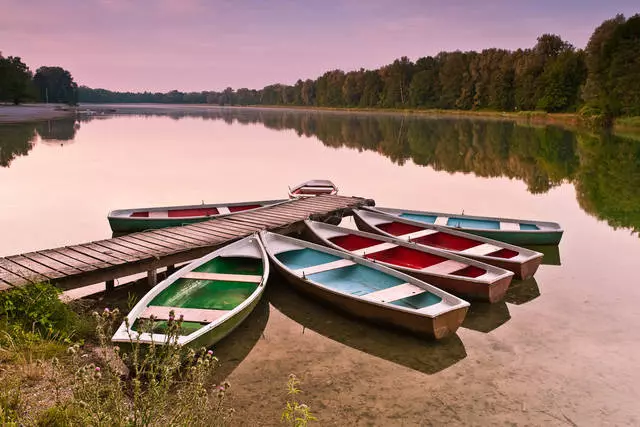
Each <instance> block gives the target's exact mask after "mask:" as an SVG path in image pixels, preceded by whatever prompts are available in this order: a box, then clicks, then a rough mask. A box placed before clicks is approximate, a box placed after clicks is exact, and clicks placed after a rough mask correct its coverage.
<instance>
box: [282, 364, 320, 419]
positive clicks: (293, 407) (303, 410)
mask: <svg viewBox="0 0 640 427" xmlns="http://www.w3.org/2000/svg"><path fill="white" fill-rule="evenodd" d="M299 385H300V380H298V378H297V377H296V376H295V375H294V374H290V375H289V381H288V382H287V394H288V395H289V399H288V400H287V404H286V406H285V408H284V411H282V417H281V421H283V422H284V423H285V424H287V425H289V426H293V427H305V426H306V425H307V424H309V422H311V421H318V419H317V418H316V417H315V416H314V415H313V414H312V413H311V408H309V406H308V405H305V404H304V403H299V402H298V401H297V400H296V399H295V396H296V395H297V394H299V393H300V392H301V390H300V389H299V388H298V386H299Z"/></svg>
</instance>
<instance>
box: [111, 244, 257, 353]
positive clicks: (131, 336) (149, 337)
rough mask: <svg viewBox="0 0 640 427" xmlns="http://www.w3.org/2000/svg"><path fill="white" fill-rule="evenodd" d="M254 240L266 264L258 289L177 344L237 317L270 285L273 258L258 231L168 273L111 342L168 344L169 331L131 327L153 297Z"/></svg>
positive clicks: (132, 310)
mask: <svg viewBox="0 0 640 427" xmlns="http://www.w3.org/2000/svg"><path fill="white" fill-rule="evenodd" d="M251 240H253V241H254V242H255V243H254V244H256V245H257V247H258V249H259V251H260V254H261V260H262V265H263V272H262V278H261V280H260V283H258V285H257V286H256V290H255V291H253V292H252V293H251V295H249V296H248V297H247V298H246V299H245V300H244V301H242V302H241V303H240V304H238V305H237V306H236V307H234V308H233V309H232V310H229V312H228V313H226V314H224V315H223V316H220V317H219V318H217V319H216V320H214V321H213V322H210V323H207V324H206V325H203V326H202V327H201V328H199V329H198V330H196V331H194V332H192V333H190V334H189V335H181V336H179V337H178V340H177V344H178V345H185V344H188V343H189V342H191V341H194V340H196V339H198V338H199V337H200V336H202V335H204V334H205V333H207V332H209V331H210V330H212V329H214V328H216V327H217V326H218V325H220V324H221V323H224V322H226V321H227V320H229V319H230V318H232V317H233V316H235V315H236V314H237V313H239V312H241V311H242V310H244V309H245V308H246V307H247V306H248V305H249V304H251V303H252V302H253V301H255V300H256V299H257V298H259V297H260V295H262V293H263V292H264V290H265V288H266V286H265V285H266V281H267V279H268V277H269V258H268V255H267V252H266V250H265V247H264V245H263V244H262V241H261V240H260V238H259V236H258V234H257V233H253V234H251V235H249V236H247V237H245V238H243V239H240V240H238V241H236V242H233V243H231V244H229V245H226V246H224V247H222V248H219V249H216V250H215V251H213V252H211V253H210V254H208V255H205V256H204V257H202V258H199V259H197V260H194V261H192V262H190V263H188V264H187V265H185V266H184V267H182V268H181V269H179V270H177V271H175V272H174V273H172V274H171V275H170V276H168V277H167V278H166V279H164V280H163V281H162V282H160V283H158V284H157V285H156V286H154V287H153V288H152V289H151V290H149V292H147V293H146V294H145V295H144V296H143V297H142V298H141V299H140V301H138V303H137V304H136V305H135V306H134V307H133V308H132V309H131V310H130V311H129V315H127V316H126V317H127V318H128V321H129V328H127V326H126V325H125V322H124V321H123V322H122V324H121V325H120V327H119V328H118V329H117V330H116V332H115V334H114V335H113V337H112V338H111V341H113V342H131V341H132V340H136V341H137V340H139V341H140V342H141V343H144V344H151V343H155V344H158V345H164V344H165V343H166V340H167V335H166V334H158V333H148V332H145V333H139V332H137V331H134V330H132V329H131V326H133V323H134V322H135V320H137V319H138V318H139V315H140V314H141V313H142V311H144V309H145V308H146V307H147V306H148V304H149V303H150V302H151V301H152V300H153V298H155V297H156V296H157V295H158V294H159V293H160V292H162V291H163V290H165V289H166V288H168V287H169V286H171V285H172V284H173V283H174V282H175V281H176V280H177V279H179V278H181V277H182V275H183V274H184V273H186V272H189V271H191V270H193V269H194V268H197V267H199V266H201V265H202V264H205V263H207V262H209V261H211V260H213V259H214V258H217V257H218V256H220V255H221V254H222V252H224V251H225V250H229V249H230V248H233V247H235V246H240V245H242V244H246V243H251ZM131 313H134V315H133V316H130V315H131Z"/></svg>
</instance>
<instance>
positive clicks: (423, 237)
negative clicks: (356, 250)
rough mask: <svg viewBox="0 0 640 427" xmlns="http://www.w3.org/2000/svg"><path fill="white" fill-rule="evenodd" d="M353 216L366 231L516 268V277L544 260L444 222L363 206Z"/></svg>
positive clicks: (531, 271) (526, 275)
mask: <svg viewBox="0 0 640 427" xmlns="http://www.w3.org/2000/svg"><path fill="white" fill-rule="evenodd" d="M353 218H354V219H355V222H356V226H357V227H358V228H359V229H360V230H362V231H369V232H371V233H377V234H382V235H385V236H390V237H397V238H399V239H402V240H407V241H410V242H412V243H415V244H418V245H425V246H431V247H434V248H437V249H440V250H443V251H447V252H451V253H454V254H457V255H461V256H463V257H465V258H473V259H475V260H478V261H481V262H484V263H486V264H491V265H495V266H496V267H500V268H504V269H505V270H509V271H513V272H514V273H515V277H516V279H527V278H529V277H531V276H533V274H534V273H535V272H536V270H537V269H538V266H539V265H540V263H541V262H542V254H541V253H540V252H535V251H532V250H530V249H525V248H521V247H519V246H514V245H510V244H509V243H504V242H499V241H497V240H492V239H488V238H486V237H481V236H476V235H473V234H468V233H464V232H462V231H458V230H455V229H452V228H447V227H442V226H440V225H435V224H428V223H425V222H419V221H412V220H409V219H404V218H400V217H398V216H392V215H387V214H383V213H381V212H374V211H370V210H361V209H356V210H354V213H353Z"/></svg>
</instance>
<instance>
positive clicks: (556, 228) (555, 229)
mask: <svg viewBox="0 0 640 427" xmlns="http://www.w3.org/2000/svg"><path fill="white" fill-rule="evenodd" d="M362 209H363V210H368V211H371V212H377V213H381V214H385V215H392V216H398V217H400V218H402V219H408V218H403V217H401V216H400V215H399V214H402V213H408V214H413V215H429V216H436V217H439V216H442V217H448V218H450V217H464V218H468V219H478V220H490V221H498V222H511V223H514V224H534V225H543V226H545V227H549V228H548V229H546V230H494V229H486V228H472V227H464V228H457V227H454V226H452V225H443V226H442V227H448V228H452V229H455V230H458V229H459V230H473V231H490V232H493V233H522V234H539V233H562V232H564V229H563V228H562V226H561V225H560V224H559V223H557V222H552V221H541V220H537V219H518V218H502V217H497V216H481V215H467V214H464V213H462V214H454V213H446V212H431V211H420V210H411V209H399V208H386V207H382V206H380V207H379V206H375V207H373V206H363V207H362ZM418 222H420V221H418ZM425 224H430V223H425ZM434 225H435V224H434Z"/></svg>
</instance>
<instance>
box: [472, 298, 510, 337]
mask: <svg viewBox="0 0 640 427" xmlns="http://www.w3.org/2000/svg"><path fill="white" fill-rule="evenodd" d="M509 319H511V314H509V308H508V307H507V303H506V302H505V301H500V302H496V303H493V304H490V303H488V302H476V301H474V302H473V304H471V306H470V307H469V311H467V317H465V318H464V322H462V327H463V328H467V329H473V330H474V331H478V332H484V333H487V332H491V331H493V330H494V329H496V328H498V327H499V326H501V325H503V324H505V323H506V322H507V321H508V320H509Z"/></svg>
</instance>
